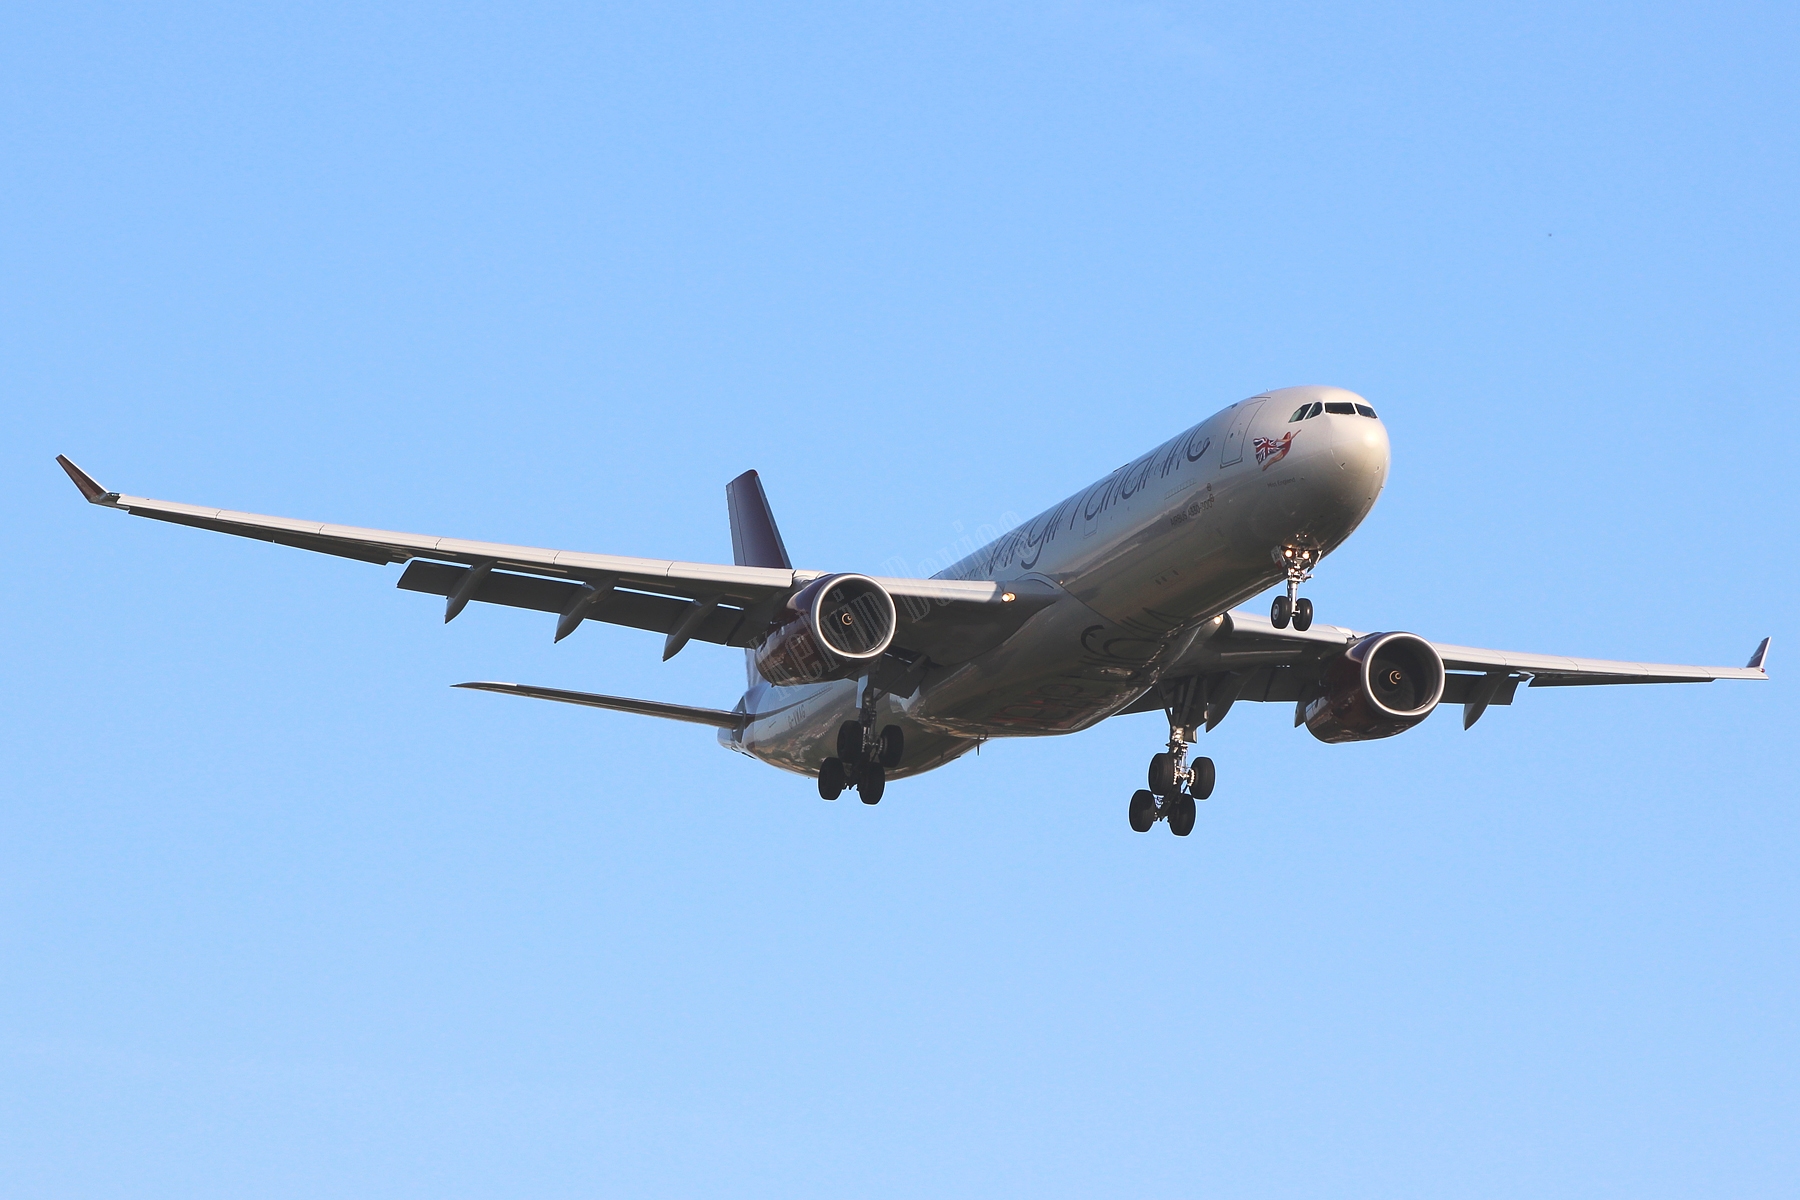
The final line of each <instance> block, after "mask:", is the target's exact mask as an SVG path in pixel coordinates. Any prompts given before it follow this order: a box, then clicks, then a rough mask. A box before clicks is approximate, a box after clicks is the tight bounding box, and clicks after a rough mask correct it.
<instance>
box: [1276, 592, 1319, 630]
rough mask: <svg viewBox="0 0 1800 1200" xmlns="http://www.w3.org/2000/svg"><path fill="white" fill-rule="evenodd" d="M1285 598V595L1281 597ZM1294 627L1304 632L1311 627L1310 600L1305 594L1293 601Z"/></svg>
mask: <svg viewBox="0 0 1800 1200" xmlns="http://www.w3.org/2000/svg"><path fill="white" fill-rule="evenodd" d="M1282 598H1283V599H1286V597H1285V596H1284V597H1282ZM1294 628H1295V629H1297V630H1299V631H1300V632H1301V633H1305V632H1306V631H1307V630H1308V629H1311V628H1312V601H1311V600H1308V599H1307V598H1306V597H1305V596H1302V597H1300V598H1299V599H1298V600H1296V601H1294Z"/></svg>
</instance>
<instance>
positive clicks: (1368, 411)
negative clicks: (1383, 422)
mask: <svg viewBox="0 0 1800 1200" xmlns="http://www.w3.org/2000/svg"><path fill="white" fill-rule="evenodd" d="M1356 411H1357V412H1359V413H1361V414H1362V415H1363V416H1365V417H1372V416H1374V415H1375V410H1374V409H1372V408H1370V407H1369V406H1368V405H1366V404H1359V405H1357V406H1356Z"/></svg>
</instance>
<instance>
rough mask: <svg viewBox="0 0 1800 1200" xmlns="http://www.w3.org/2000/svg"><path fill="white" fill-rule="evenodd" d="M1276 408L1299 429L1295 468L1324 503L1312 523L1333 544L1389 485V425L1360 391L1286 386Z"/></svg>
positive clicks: (1286, 427)
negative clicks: (1383, 421) (1303, 475)
mask: <svg viewBox="0 0 1800 1200" xmlns="http://www.w3.org/2000/svg"><path fill="white" fill-rule="evenodd" d="M1271 395H1272V397H1273V398H1274V399H1275V400H1276V401H1277V403H1276V404H1275V405H1273V406H1271V407H1273V408H1274V409H1275V410H1276V411H1277V412H1278V413H1279V414H1280V415H1281V417H1282V418H1283V419H1284V420H1285V422H1286V424H1285V425H1283V426H1282V428H1283V429H1284V430H1296V431H1297V432H1296V433H1295V435H1294V450H1295V453H1294V455H1293V456H1292V457H1293V458H1294V459H1295V460H1296V461H1295V462H1294V468H1295V469H1297V470H1300V471H1304V472H1305V474H1306V477H1307V479H1308V481H1309V483H1311V484H1312V488H1311V489H1309V494H1310V495H1311V496H1312V498H1313V499H1314V501H1315V502H1316V503H1317V504H1318V505H1319V507H1318V508H1316V509H1315V510H1313V512H1312V515H1311V516H1310V517H1307V518H1306V523H1307V524H1308V526H1309V527H1310V528H1311V530H1312V531H1313V532H1314V533H1316V535H1317V536H1318V537H1320V538H1321V539H1322V540H1324V541H1326V542H1327V543H1332V544H1335V540H1336V539H1338V538H1341V537H1344V536H1348V534H1349V532H1350V531H1351V530H1352V529H1355V528H1356V526H1357V524H1358V523H1360V522H1361V521H1362V519H1363V518H1364V517H1365V516H1367V515H1368V514H1369V510H1370V509H1371V508H1373V507H1374V506H1375V500H1376V498H1377V497H1378V496H1380V495H1381V489H1382V488H1383V487H1384V486H1386V484H1387V475H1388V434H1387V427H1386V426H1385V425H1383V424H1382V423H1381V421H1380V419H1379V418H1378V417H1376V416H1375V409H1374V408H1373V407H1372V406H1371V405H1370V404H1369V402H1368V401H1367V400H1365V399H1363V398H1362V397H1361V396H1359V395H1357V394H1356V393H1355V392H1351V391H1346V390H1345V389H1343V388H1337V387H1321V386H1308V387H1297V388H1284V389H1282V390H1281V391H1279V392H1274V393H1271Z"/></svg>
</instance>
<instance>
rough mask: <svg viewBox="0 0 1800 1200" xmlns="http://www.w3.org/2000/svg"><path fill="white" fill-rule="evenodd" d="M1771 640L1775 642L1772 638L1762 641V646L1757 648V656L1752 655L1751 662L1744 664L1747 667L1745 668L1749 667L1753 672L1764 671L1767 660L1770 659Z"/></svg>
mask: <svg viewBox="0 0 1800 1200" xmlns="http://www.w3.org/2000/svg"><path fill="white" fill-rule="evenodd" d="M1771 640H1773V639H1771V638H1764V639H1763V640H1762V644H1761V645H1759V646H1758V647H1757V648H1756V653H1755V654H1752V655H1751V656H1750V661H1749V662H1747V663H1745V664H1744V665H1745V666H1746V667H1749V668H1750V669H1751V670H1752V671H1760V670H1762V669H1763V663H1764V662H1765V661H1766V660H1767V659H1768V657H1769V642H1770V641H1771Z"/></svg>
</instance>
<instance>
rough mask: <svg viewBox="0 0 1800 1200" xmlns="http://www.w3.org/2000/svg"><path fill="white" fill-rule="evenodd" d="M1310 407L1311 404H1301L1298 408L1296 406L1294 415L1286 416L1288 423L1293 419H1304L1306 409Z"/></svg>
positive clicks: (1292, 421)
mask: <svg viewBox="0 0 1800 1200" xmlns="http://www.w3.org/2000/svg"><path fill="white" fill-rule="evenodd" d="M1310 407H1312V406H1311V405H1309V404H1302V405H1301V406H1300V407H1299V408H1296V409H1295V410H1294V415H1293V416H1291V417H1289V418H1288V424H1289V425H1292V424H1293V423H1294V422H1295V421H1304V420H1306V410H1307V409H1308V408H1310Z"/></svg>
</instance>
